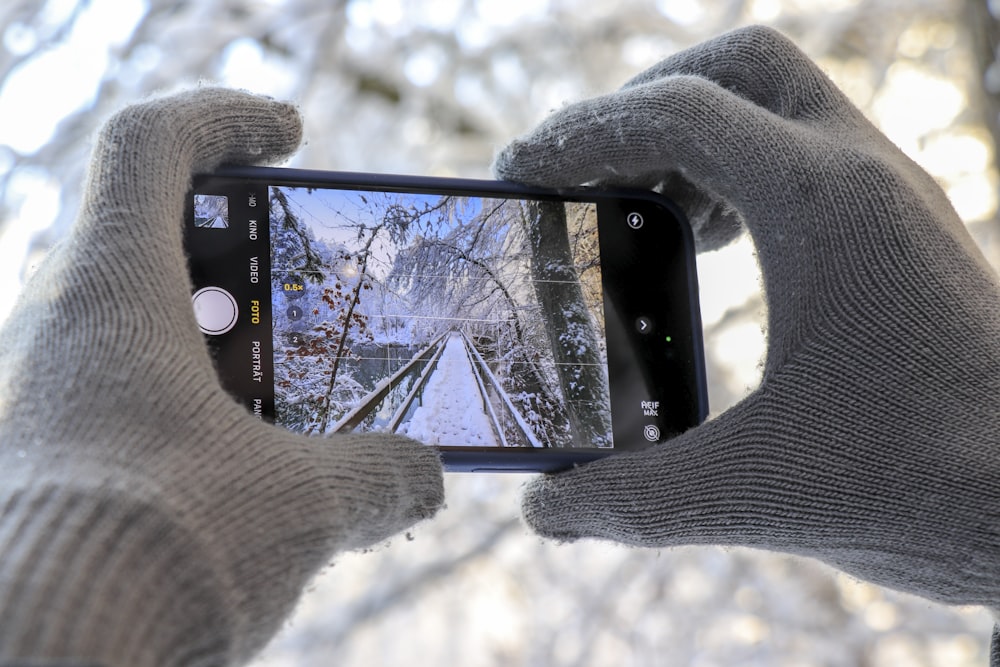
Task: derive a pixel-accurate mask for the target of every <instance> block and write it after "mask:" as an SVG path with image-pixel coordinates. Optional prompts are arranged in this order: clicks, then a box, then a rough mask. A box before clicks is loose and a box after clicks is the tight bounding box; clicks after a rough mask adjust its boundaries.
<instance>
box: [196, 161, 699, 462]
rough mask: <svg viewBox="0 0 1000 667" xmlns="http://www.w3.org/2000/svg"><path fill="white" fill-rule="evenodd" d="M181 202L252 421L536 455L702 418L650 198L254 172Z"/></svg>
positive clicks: (599, 448)
mask: <svg viewBox="0 0 1000 667" xmlns="http://www.w3.org/2000/svg"><path fill="white" fill-rule="evenodd" d="M189 209H190V215H189V224H188V226H187V241H188V250H189V253H190V255H191V264H192V267H191V271H192V277H193V280H194V283H195V288H196V290H195V293H194V295H193V303H194V308H195V313H196V316H197V318H198V322H199V326H200V327H201V329H202V332H203V333H205V335H206V337H207V339H208V342H209V347H210V348H211V349H212V351H213V354H214V355H215V357H216V360H217V365H218V367H219V372H220V377H221V379H222V381H223V384H224V386H226V387H227V388H228V389H229V390H230V391H231V392H232V393H233V394H234V395H236V396H237V397H238V398H239V399H240V400H241V401H243V402H244V403H245V404H246V405H247V407H248V409H250V410H251V411H252V412H253V413H254V414H256V415H257V416H259V417H260V418H262V419H266V420H269V421H273V422H274V423H276V424H278V425H280V426H283V427H285V428H288V429H291V430H294V431H298V432H302V433H306V434H316V435H324V434H332V433H343V432H348V431H354V432H366V431H391V432H395V433H399V434H402V435H406V436H409V437H412V438H414V439H416V440H419V441H421V442H423V443H425V444H428V445H433V446H436V447H439V448H441V450H442V452H444V453H445V454H448V453H450V454H451V456H450V457H449V456H445V463H446V465H447V464H448V463H449V461H450V462H452V463H453V464H454V465H453V466H452V467H454V468H456V469H511V468H514V469H552V468H553V467H561V466H564V465H566V463H567V462H568V461H570V460H586V459H589V458H594V457H596V456H600V455H603V454H606V453H609V452H612V451H616V450H618V451H620V450H628V449H635V448H639V447H644V446H648V445H650V444H654V443H659V442H662V441H663V440H665V439H667V438H669V437H670V436H672V435H676V434H677V433H679V432H680V431H682V430H685V429H686V428H689V427H690V426H693V425H694V424H696V423H698V422H700V421H701V419H703V418H704V412H705V406H704V386H703V384H704V383H703V379H702V377H703V376H702V370H701V369H702V367H703V366H702V363H703V362H702V361H701V346H700V335H699V334H700V330H699V327H698V321H697V302H696V298H692V295H693V294H694V295H696V292H695V291H694V284H693V280H694V278H693V269H692V266H691V261H692V260H691V255H692V253H691V251H690V238H689V237H690V234H689V233H685V232H686V228H685V227H684V222H683V220H682V219H681V217H680V215H679V214H678V213H677V211H676V210H675V209H673V208H672V207H671V206H670V205H669V204H668V203H667V202H665V201H661V200H658V198H656V197H654V196H652V195H644V196H641V197H637V196H635V195H633V196H632V197H626V196H625V195H598V194H596V193H583V192H579V193H574V194H567V193H561V194H554V193H543V192H535V191H528V190H526V189H523V188H518V187H515V186H509V185H507V186H505V185H503V184H492V183H484V182H470V181H450V180H449V181H445V180H434V179H413V178H404V177H400V178H391V177H384V176H371V175H347V174H317V173H313V172H298V171H292V170H273V169H271V170H267V169H257V170H249V171H247V170H240V171H236V172H232V173H229V174H226V175H215V176H211V177H203V178H199V179H198V180H197V181H196V184H195V189H194V191H193V193H192V196H191V201H190V206H189ZM476 466H479V467H478V468H477V467H476Z"/></svg>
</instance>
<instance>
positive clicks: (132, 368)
mask: <svg viewBox="0 0 1000 667" xmlns="http://www.w3.org/2000/svg"><path fill="white" fill-rule="evenodd" d="M300 135H301V127H300V120H299V117H298V114H297V112H296V111H295V109H293V108H292V107H290V106H288V105H285V104H280V103H277V102H273V101H270V100H266V99H261V98H257V97H253V96H250V95H246V94H242V93H237V92H232V91H226V90H217V89H202V90H197V91H195V92H191V93H186V94H181V95H178V96H176V97H170V98H165V99H160V100H157V101H152V102H149V103H145V104H142V105H138V106H134V107H131V108H128V109H126V110H125V111H123V112H121V113H120V114H119V115H117V116H116V117H115V118H114V119H113V120H111V122H110V123H109V124H108V125H107V126H106V127H105V128H104V131H103V133H102V134H101V136H100V138H99V140H98V142H97V145H96V148H95V152H94V160H93V164H92V167H91V171H90V177H89V183H88V185H87V191H86V196H85V201H84V203H83V206H82V210H81V213H80V216H79V220H78V222H77V224H76V226H75V228H74V229H73V231H72V233H71V235H70V237H69V238H68V239H67V241H66V242H65V243H63V244H62V245H61V246H59V247H58V248H56V249H54V250H53V251H52V252H51V254H50V256H49V257H48V258H47V260H46V262H45V263H44V265H43V266H42V267H41V268H40V269H39V270H38V272H37V273H36V275H35V276H34V277H33V278H32V280H31V281H30V282H29V284H28V285H27V286H26V287H25V291H24V296H23V297H22V300H21V302H20V304H19V305H18V306H17V308H16V309H15V311H14V313H13V314H12V316H11V318H10V319H9V321H8V322H7V323H6V325H5V326H4V327H3V329H2V330H0V664H5V663H6V664H14V663H15V662H16V663H17V664H23V661H31V660H34V662H31V664H52V661H59V660H60V659H62V660H65V662H59V664H60V665H67V664H93V663H99V664H103V665H104V666H105V667H119V666H121V667H136V666H140V667H141V666H145V665H150V666H153V665H155V666H156V667H164V666H171V665H213V666H214V665H223V664H234V663H237V662H240V661H244V660H246V659H247V658H248V657H249V656H250V655H251V654H253V653H254V652H255V651H256V650H257V649H259V648H260V647H261V646H262V644H263V643H264V642H266V641H267V640H268V638H269V637H270V636H271V635H272V634H273V633H274V632H275V631H276V630H277V629H278V627H279V625H280V623H281V622H282V620H283V619H284V618H285V616H286V614H287V613H288V612H289V611H290V610H291V609H292V606H293V605H294V603H295V601H296V599H297V598H298V595H299V592H300V590H301V589H302V587H303V585H304V584H305V583H306V582H307V580H308V579H310V578H311V576H312V575H313V574H314V573H315V572H316V570H317V569H318V568H319V567H321V566H323V565H324V564H325V563H327V562H328V560H329V559H330V557H331V556H332V555H333V554H334V552H337V551H340V550H345V549H358V548H361V547H366V546H369V545H372V544H375V543H377V542H380V541H382V540H384V539H385V538H387V537H388V536H390V535H392V534H394V533H396V532H398V531H400V530H403V529H405V528H406V527H408V526H410V525H412V524H413V523H414V522H416V521H419V520H420V519H423V518H426V517H429V516H431V515H432V514H433V513H434V512H435V511H436V509H437V508H438V507H439V506H440V505H441V503H442V499H443V488H442V476H441V467H440V464H439V461H438V459H437V456H436V454H435V452H434V451H433V450H432V449H429V448H425V447H423V446H421V445H418V444H416V443H414V442H412V441H408V440H405V439H403V438H399V437H390V436H380V435H372V436H343V437H340V436H338V437H336V438H330V439H323V440H321V439H318V438H316V439H309V438H306V437H304V436H297V435H294V434H292V433H290V432H287V431H284V430H282V429H279V428H276V427H273V426H270V425H268V424H265V423H263V422H260V421H258V420H256V419H254V418H253V417H252V416H251V415H250V414H248V413H247V412H246V411H245V410H244V409H243V408H242V407H240V406H239V405H237V403H236V402H235V401H233V400H232V399H230V398H229V397H228V395H227V394H225V393H224V392H223V390H222V389H221V388H220V386H219V382H218V380H217V378H216V375H215V372H214V369H213V366H212V362H211V360H210V358H209V355H208V352H207V349H206V346H205V343H204V340H203V338H202V336H201V334H200V333H199V331H198V326H197V324H196V322H195V318H194V313H193V309H192V306H191V287H190V280H189V278H188V276H187V268H186V260H185V257H184V253H183V249H182V241H181V238H182V226H183V224H182V221H183V219H184V199H185V193H186V192H187V190H188V189H189V187H190V180H191V175H192V173H195V172H199V171H207V170H211V169H213V168H214V167H216V166H217V165H219V164H220V163H222V162H227V163H246V162H248V161H254V162H259V161H271V160H276V159H278V158H281V157H282V156H285V155H287V154H288V153H290V152H291V151H293V150H294V149H295V148H296V146H297V145H298V142H299V138H300ZM46 661H49V662H46Z"/></svg>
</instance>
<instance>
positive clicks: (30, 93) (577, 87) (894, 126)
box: [0, 0, 1000, 667]
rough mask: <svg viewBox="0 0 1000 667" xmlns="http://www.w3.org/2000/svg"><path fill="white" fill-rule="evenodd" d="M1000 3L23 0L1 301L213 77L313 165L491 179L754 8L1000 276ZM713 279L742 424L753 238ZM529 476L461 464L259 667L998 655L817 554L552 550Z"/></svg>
mask: <svg viewBox="0 0 1000 667" xmlns="http://www.w3.org/2000/svg"><path fill="white" fill-rule="evenodd" d="M991 4H994V3H992V2H989V3H988V2H986V1H985V0H910V1H908V2H905V3H902V2H898V1H895V0H657V1H654V0H427V1H424V2H419V1H416V0H414V1H407V0H255V1H253V0H189V1H186V2H185V1H167V0H145V1H144V0H48V1H45V2H42V1H39V0H7V1H6V2H5V3H4V5H3V7H2V8H0V39H2V44H0V47H2V48H0V318H2V317H3V316H4V315H5V314H6V312H8V311H9V309H10V307H11V305H12V303H13V301H14V299H15V298H16V294H17V293H18V291H19V289H20V286H21V284H22V283H23V279H24V277H25V275H26V274H27V273H28V272H30V270H31V267H32V266H34V265H35V264H37V262H38V261H39V259H40V258H41V257H42V256H44V253H45V251H46V249H47V248H48V247H49V246H50V245H51V244H52V243H53V242H55V241H57V240H58V239H59V237H60V236H62V235H63V234H64V233H65V231H66V229H67V228H68V226H69V225H70V224H71V222H72V220H73V217H74V213H75V209H76V206H77V203H78V198H79V192H80V189H81V183H82V178H83V174H84V170H85V168H86V160H87V155H88V150H89V147H90V139H91V137H92V136H93V134H94V132H95V131H96V128H97V127H99V126H100V124H101V122H102V121H103V119H105V118H106V117H107V116H108V115H109V114H110V113H111V112H113V111H114V110H115V109H117V108H119V107H120V106H121V105H123V104H125V103H128V102H133V101H137V100H140V99H142V98H143V97H145V96H147V95H149V94H151V93H153V92H164V91H170V90H175V89H179V88H185V87H190V86H196V85H199V84H200V83H203V82H211V83H221V84H225V85H230V86H236V87H241V88H246V89H249V90H252V91H255V92H260V93H266V94H269V95H272V96H276V97H281V98H289V99H292V100H295V101H296V102H297V103H298V104H300V105H301V107H302V110H303V113H304V115H305V117H306V122H307V126H306V144H305V146H304V148H303V149H302V151H301V152H300V153H299V154H298V155H297V157H296V158H295V160H294V162H293V164H294V165H295V166H307V167H311V168H318V169H343V170H359V171H383V172H396V173H413V174H431V175H454V176H468V177H487V176H488V174H489V172H488V166H489V163H490V160H491V157H492V155H493V153H494V151H495V150H497V149H498V148H499V147H500V146H502V145H503V144H504V143H505V142H506V141H507V140H508V139H509V138H511V137H513V136H515V135H517V134H519V133H522V132H525V131H527V130H528V129H530V128H531V127H532V125H533V124H534V123H536V122H537V121H539V120H540V119H542V118H543V117H544V116H545V115H546V113H547V112H549V111H550V110H552V109H554V108H557V107H559V106H560V105H562V104H564V103H566V102H570V101H573V100H576V99H579V98H582V97H585V96H588V95H592V94H597V93H601V92H606V91H608V90H611V89H614V88H616V87H617V86H619V85H620V84H621V83H622V82H624V81H625V80H626V79H628V78H629V77H631V76H632V75H633V74H635V73H637V72H638V71H640V70H642V69H643V68H645V67H647V66H649V65H652V64H654V63H655V62H657V61H658V60H659V59H661V58H663V57H664V56H666V55H668V54H670V53H673V52H675V51H677V50H679V49H682V48H684V47H685V46H688V45H691V44H694V43H696V42H699V41H702V40H704V39H707V38H709V37H712V36H715V35H717V34H720V33H722V32H724V31H726V30H729V29H731V28H734V27H737V26H740V25H745V24H748V23H765V24H769V25H773V26H775V27H778V28H780V29H782V30H784V31H785V32H786V33H787V34H789V35H790V36H792V37H793V38H794V39H795V40H796V41H797V42H798V43H799V44H800V45H801V46H802V47H803V48H804V49H805V50H806V51H807V52H808V53H809V54H810V55H811V56H812V57H813V58H815V59H816V60H817V61H818V62H819V63H820V64H821V65H822V66H823V68H824V69H825V70H826V71H827V72H828V73H829V74H830V75H831V76H832V77H833V79H834V80H835V81H836V82H837V83H838V84H839V85H841V86H842V87H843V88H844V90H845V91H846V92H847V93H848V94H849V95H850V96H851V98H852V99H853V100H854V101H855V102H856V103H857V104H858V105H859V106H860V107H861V108H862V109H864V110H865V112H866V113H867V114H868V115H869V117H870V118H871V119H872V120H873V121H874V122H875V123H876V124H877V125H879V126H880V127H881V128H882V129H883V131H885V132H886V133H887V134H888V135H889V136H890V137H891V138H892V139H893V141H895V142H896V143H897V144H898V145H900V146H901V147H902V148H903V149H904V150H905V151H906V152H907V153H908V154H910V155H911V156H912V157H913V158H914V159H916V160H917V161H918V162H919V163H920V164H922V165H923V166H924V167H925V168H926V169H927V170H928V171H930V172H931V173H932V174H933V175H934V176H935V177H937V178H938V180H939V181H940V182H941V184H942V186H943V187H944V188H945V189H946V191H947V192H948V194H949V196H950V197H951V198H952V201H953V202H954V205H955V207H956V208H957V210H958V211H959V213H960V214H961V215H962V216H963V218H964V219H965V220H966V221H967V223H968V225H969V227H970V229H971V231H972V232H973V235H974V236H975V238H976V239H977V241H978V242H980V244H981V245H982V247H983V249H984V252H986V253H987V256H988V257H989V258H990V260H991V261H992V262H993V263H994V265H1000V234H998V231H1000V226H998V223H997V219H996V209H997V187H998V184H997V175H996V172H995V168H994V153H995V147H996V146H997V136H998V133H1000V129H998V111H1000V97H998V94H1000V64H998V63H996V62H994V60H995V58H996V46H997V39H998V36H1000V27H998V21H997V19H996V18H995V17H994V16H993V15H992V14H991V13H990V11H989V5H991ZM997 4H1000V3H997ZM998 15H1000V14H998ZM699 273H700V281H701V291H702V301H703V317H704V325H705V335H706V341H707V346H708V356H709V359H708V365H709V376H710V386H711V403H712V408H713V412H714V413H716V414H717V413H718V412H721V411H722V410H724V409H725V408H726V407H727V406H729V405H731V404H732V403H733V402H735V401H737V400H738V399H739V397H740V396H741V395H743V394H745V393H746V392H747V391H748V390H749V389H751V388H752V387H753V386H754V385H755V384H756V383H757V382H758V380H759V368H760V362H761V358H762V355H763V353H764V333H763V332H762V319H761V312H762V308H763V305H762V303H763V302H762V300H761V296H760V294H759V290H758V288H757V285H758V282H757V273H756V266H755V262H754V259H753V254H752V247H751V246H750V244H749V242H748V241H742V242H739V243H737V244H735V245H734V246H732V247H730V248H727V249H725V250H722V251H719V252H716V253H712V254H709V255H703V256H702V257H700V258H699ZM984 400H985V399H984ZM523 482H524V478H523V477H521V476H489V475H449V476H448V478H447V482H446V483H447V487H448V509H447V510H446V511H444V512H443V513H442V514H441V516H440V517H439V518H437V519H435V520H434V521H433V522H430V523H427V524H425V525H421V526H419V527H418V528H417V529H416V530H414V531H413V532H412V533H411V534H409V535H407V536H406V537H400V538H398V539H396V540H395V541H393V543H392V544H390V545H387V546H385V547H383V548H380V549H378V550H375V551H374V552H373V553H366V554H357V555H349V556H347V557H343V558H341V559H339V560H338V562H337V563H336V564H335V565H334V566H332V567H331V568H329V570H328V571H326V572H325V573H324V574H323V575H322V576H321V577H319V578H318V579H317V580H316V582H315V584H314V585H313V586H312V587H311V588H310V590H309V591H308V592H307V594H306V595H305V597H304V598H303V601H302V604H301V607H300V610H299V612H298V614H297V615H296V616H295V617H294V618H293V619H292V620H291V621H290V623H289V624H288V627H287V628H285V630H284V631H283V632H282V634H281V635H280V636H279V637H278V638H277V639H276V640H275V641H274V642H273V644H272V645H271V646H270V647H269V648H268V649H267V650H266V651H265V653H264V654H263V655H262V656H261V657H260V658H259V660H258V661H257V662H256V663H255V667H285V666H289V667H290V666H292V665H295V666H310V665H327V664H331V663H335V664H340V665H365V666H366V667H368V666H376V665H408V664H437V665H466V666H478V665H484V666H486V665H525V666H529V665H530V666H534V665H538V666H550V665H560V666H561V665H566V666H571V665H572V666H581V667H583V666H601V665H623V666H625V665H636V666H639V665H680V666H687V665H691V666H696V667H710V666H715V665H719V666H730V665H761V666H764V665H766V666H767V667H784V666H787V667H791V666H795V667H814V666H816V667H818V666H824V667H834V666H844V667H848V666H850V667H857V666H871V667H876V666H878V667H881V666H890V665H891V666H893V667H931V666H942V667H943V666H945V665H947V666H949V667H964V666H967V665H980V666H981V665H985V664H986V661H987V658H986V655H987V651H988V644H987V640H988V635H989V629H990V625H991V624H990V620H989V618H988V617H987V615H986V614H985V613H983V612H981V611H979V610H975V609H952V608H945V607H941V606H938V605H934V604H932V603H929V602H927V601H924V600H920V599H917V598H912V597H906V596H902V595H899V594H896V593H893V592H889V591H886V590H883V589H879V588H876V587H873V586H869V585H867V584H864V583H860V582H857V581H854V580H851V579H850V578H848V577H845V576H843V575H840V574H837V573H835V572H834V571H832V570H830V569H829V568H826V567H825V566H822V565H820V564H817V563H815V562H811V561H806V560H802V559H795V558H790V557H785V556H780V555H774V554H767V553H761V552H751V551H748V550H738V549H727V550H721V549H715V548H685V549H675V550H669V551H660V552H657V551H640V550H633V549H625V548H620V547H615V546H612V545H608V544H602V543H597V542H584V543H577V544H573V545H564V546H560V545H556V544H552V543H547V542H543V541H541V540H539V539H538V538H536V537H533V536H532V535H530V534H529V533H528V532H527V531H526V529H525V528H524V527H523V526H522V525H521V524H520V523H519V521H518V519H517V515H518V487H519V486H520V485H521V484H523Z"/></svg>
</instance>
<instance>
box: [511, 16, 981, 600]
mask: <svg viewBox="0 0 1000 667" xmlns="http://www.w3.org/2000/svg"><path fill="white" fill-rule="evenodd" d="M495 171H496V174H497V175H498V176H499V177H500V178H504V179H509V180H514V181H523V182H528V183H533V184H537V185H546V186H569V185H576V184H582V183H590V182H602V183H609V184H627V185H634V186H643V187H648V188H655V187H661V186H662V187H664V188H665V189H666V191H667V193H668V194H673V195H675V196H677V197H679V198H680V200H681V201H680V203H681V204H682V206H684V207H686V208H687V209H688V212H689V214H690V216H691V218H692V220H693V221H694V226H695V228H696V232H697V234H698V235H699V237H700V239H701V241H702V246H703V247H717V246H719V245H721V244H722V243H724V242H725V241H727V240H729V239H731V238H733V237H734V236H735V234H736V233H737V230H738V226H737V225H736V224H735V221H737V220H741V221H742V222H743V223H744V224H745V225H746V227H747V228H748V229H749V231H750V233H751V235H752V237H753V240H754V243H755V244H756V248H757V251H758V259H759V262H760V267H761V271H762V274H763V278H764V287H765V292H766V297H767V306H768V313H767V318H768V352H767V359H766V363H765V367H764V373H763V380H762V382H761V385H760V388H759V389H757V390H756V391H755V392H753V393H752V394H751V395H750V396H749V397H748V398H746V399H745V400H744V401H742V402H741V403H739V404H738V405H737V406H735V407H733V408H732V409H730V410H729V411H727V412H726V413H724V414H723V415H721V416H719V417H718V418H716V419H714V420H711V421H709V422H707V423H706V424H704V425H702V426H700V427H698V428H695V429H692V430H691V431H689V432H687V433H685V434H683V435H681V436H679V437H678V438H676V439H675V440H673V441H671V442H669V443H667V444H665V445H663V446H660V447H657V448H655V449H652V450H648V451H646V452H643V453H641V454H638V455H634V456H616V457H612V458H610V459H607V460H603V461H600V462H598V463H594V464H591V465H587V466H584V467H582V468H579V469H575V470H572V471H569V472H566V473H564V474H560V475H555V476H549V477H545V478H541V479H539V480H538V481H537V482H535V483H533V484H531V485H530V486H529V487H528V488H527V490H526V493H525V496H524V499H523V511H524V515H525V518H526V520H527V521H528V523H530V524H531V526H532V527H533V528H534V529H535V530H536V531H538V532H539V533H541V534H542V535H546V536H551V537H555V538H558V539H562V540H573V539H577V538H581V537H588V536H590V537H600V538H605V539H610V540H615V541H618V542H623V543H626V544H633V545H642V546H650V547H663V546H668V545H677V544H721V545H746V546H750V547H756V548H761V549H769V550H774V551H781V552H787V553H792V554H800V555H803V556H810V557H814V558H818V559H820V560H822V561H825V562H827V563H829V564H831V565H833V566H835V567H838V568H840V569H842V570H844V571H846V572H849V573H851V574H853V575H855V576H857V577H860V578H862V579H866V580H868V581H871V582H874V583H877V584H881V585H884V586H888V587H890V588H895V589H898V590H903V591H908V592H911V593H915V594H918V595H922V596H925V597H927V598H930V599H933V600H937V601H941V602H944V603H949V604H973V605H985V606H987V607H990V608H992V609H993V610H997V609H998V608H1000V288H998V283H997V276H996V274H995V272H994V271H993V270H992V269H991V268H990V266H989V265H988V264H987V262H986V260H985V259H984V258H983V256H982V255H981V254H980V252H979V251H978V249H977V248H976V246H975V244H974V243H973V241H972V239H971V238H970V236H969V235H968V233H967V232H966V230H965V228H964V226H963V225H962V222H961V220H960V219H959V218H958V216H957V215H956V214H955V212H954V210H953V209H952V207H951V205H950V204H949V202H948V200H947V198H946V197H945V195H944V193H943V192H942V191H941V188H940V187H938V186H937V184H936V183H935V182H934V180H933V179H932V178H931V177H930V176H928V175H927V174H926V173H925V172H924V171H923V170H921V169H920V168H919V167H918V166H917V165H916V164H914V163H913V162H911V161H910V160H909V159H908V158H907V157H906V156H904V155H903V154H902V153H901V152H900V151H899V150H898V149H897V148H896V147H895V146H893V145H892V144H891V143H890V142H889V140H888V139H886V138H885V137H884V136H883V135H882V134H880V133H879V132H878V131H877V130H876V129H875V128H874V127H873V126H872V125H871V124H870V123H869V122H868V121H867V120H866V119H865V118H864V117H863V116H862V114H861V113H860V112H859V111H858V110H857V109H856V108H855V107H854V106H852V105H851V103H850V102H849V101H848V100H847V98H846V97H845V96H844V95H843V94H842V93H841V92H840V91H839V90H837V89H836V87H835V86H834V85H833V84H832V83H831V82H830V81H829V80H828V79H827V78H826V76H824V75H823V73H822V72H821V71H820V70H819V69H818V68H817V67H816V66H815V65H814V64H813V63H812V62H811V61H810V60H809V59H808V58H806V57H805V56H804V55H803V54H802V53H801V52H800V51H799V50H798V49H797V48H796V47H795V46H794V45H793V44H792V43H790V42H789V41H788V40H787V39H785V38H784V37H782V36H781V35H780V34H778V33H776V32H774V31H773V30H770V29H766V28H760V27H754V28H748V29H743V30H739V31H736V32H733V33H730V34H727V35H724V36H722V37H720V38H718V39H715V40H713V41H711V42H708V43H705V44H703V45H701V46H698V47H695V48H693V49H690V50H687V51H684V52H682V53H679V54H677V55H675V56H673V57H671V58H669V59H667V60H666V61H664V62H662V63H661V64H659V65H658V66H656V67H654V68H653V69H651V70H649V71H647V72H645V73H644V74H641V75H640V76H638V77H637V78H636V79H634V80H632V81H631V82H629V83H628V84H627V85H626V86H625V87H624V88H622V89H621V90H620V91H618V92H616V93H613V94H610V95H607V96H604V97H599V98H596V99H592V100H588V101H585V102H581V103H579V104H574V105H571V106H568V107H566V108H564V109H562V110H560V111H558V112H556V113H554V114H553V115H552V116H551V117H550V118H549V119H547V120H546V121H544V122H543V123H542V124H541V125H540V126H539V127H538V128H537V129H535V130H534V131H533V132H532V133H531V134H529V135H528V136H526V137H523V138H521V139H519V140H517V141H514V142H513V143H512V144H510V145H509V146H508V147H507V148H506V149H504V150H503V151H502V152H501V153H500V154H499V156H498V157H497V160H496V164H495ZM664 183H666V185H663V184H664Z"/></svg>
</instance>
